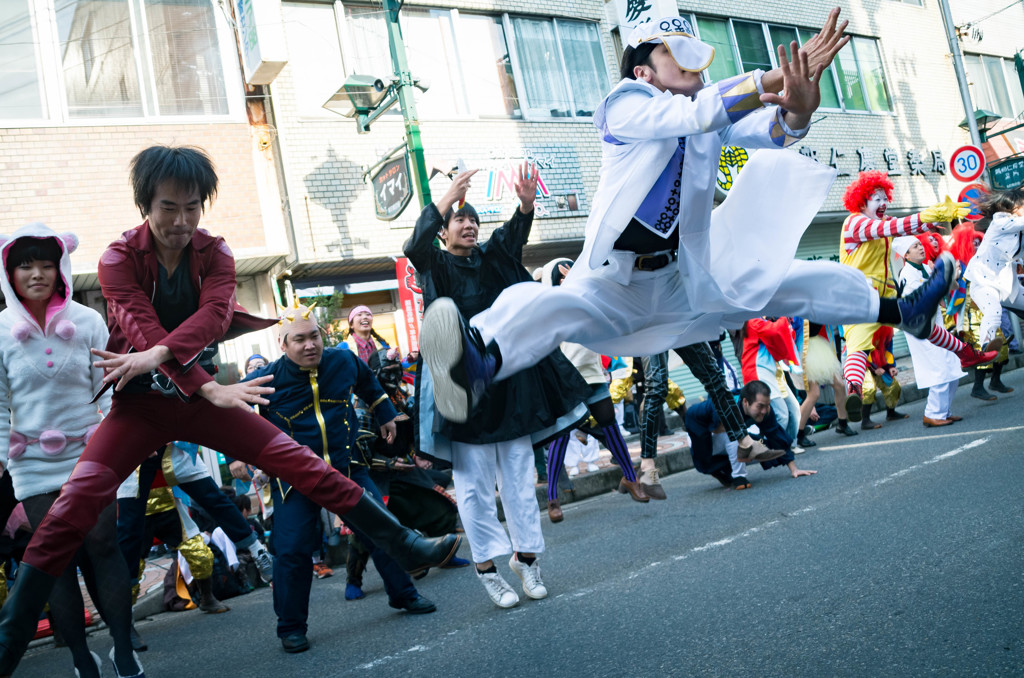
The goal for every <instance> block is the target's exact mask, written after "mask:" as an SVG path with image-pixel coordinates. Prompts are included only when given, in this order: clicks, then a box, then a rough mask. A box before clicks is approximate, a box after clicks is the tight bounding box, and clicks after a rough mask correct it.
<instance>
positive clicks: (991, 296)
mask: <svg viewBox="0 0 1024 678" xmlns="http://www.w3.org/2000/svg"><path fill="white" fill-rule="evenodd" d="M971 299H972V300H974V303H975V304H977V305H978V310H980V311H981V327H980V328H978V335H979V336H978V343H979V344H980V345H981V347H982V348H984V346H985V344H987V343H988V342H990V341H992V339H993V338H994V337H995V336H996V330H998V329H999V324H1000V323H1001V322H1002V321H1003V306H1002V304H1000V303H999V290H997V289H996V288H995V287H990V286H988V285H975V284H971Z"/></svg>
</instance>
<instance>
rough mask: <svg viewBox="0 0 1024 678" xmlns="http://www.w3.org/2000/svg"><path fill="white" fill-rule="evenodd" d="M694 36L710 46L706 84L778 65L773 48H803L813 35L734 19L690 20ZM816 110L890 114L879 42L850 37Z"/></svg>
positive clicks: (826, 78) (829, 74) (823, 87)
mask: <svg viewBox="0 0 1024 678" xmlns="http://www.w3.org/2000/svg"><path fill="white" fill-rule="evenodd" d="M694 24H695V26H696V30H697V34H698V37H699V38H700V39H701V40H703V41H704V42H706V43H708V44H709V45H711V46H712V47H714V48H715V59H714V61H712V62H711V67H710V68H708V70H707V76H706V77H707V78H708V79H709V80H710V81H711V82H716V81H719V80H724V79H726V78H730V77H732V76H734V75H738V74H739V73H743V72H748V71H752V70H754V69H757V68H760V69H762V70H765V71H767V70H771V69H772V68H775V67H776V66H777V65H778V55H777V53H776V48H777V46H778V45H785V46H786V52H787V54H788V52H789V45H790V43H792V42H793V41H794V40H796V41H798V42H799V43H800V44H803V43H804V42H806V41H807V40H810V39H811V37H813V36H814V35H815V33H816V31H813V30H808V29H805V28H796V27H793V26H779V25H775V24H764V23H759V22H752V21H740V20H738V19H717V18H712V17H702V16H698V17H694ZM821 107H822V108H838V109H841V110H847V111H891V110H892V99H891V97H890V96H889V88H888V83H887V82H886V79H885V70H884V68H883V66H882V58H881V55H880V54H879V51H878V41H877V40H874V39H872V38H864V37H854V39H853V40H852V41H851V42H850V44H848V45H847V46H846V47H844V48H843V50H842V51H841V52H840V53H839V55H838V56H837V57H836V60H835V61H834V62H833V63H832V65H831V66H829V67H828V68H827V69H825V71H824V73H822V77H821Z"/></svg>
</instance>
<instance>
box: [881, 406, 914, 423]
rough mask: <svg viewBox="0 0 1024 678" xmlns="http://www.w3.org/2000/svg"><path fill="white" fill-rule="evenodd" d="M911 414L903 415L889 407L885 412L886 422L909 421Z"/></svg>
mask: <svg viewBox="0 0 1024 678" xmlns="http://www.w3.org/2000/svg"><path fill="white" fill-rule="evenodd" d="M909 418H910V415H909V414H903V413H902V412H899V411H897V410H896V408H895V407H887V408H886V410H885V420H886V421H899V420H900V419H909Z"/></svg>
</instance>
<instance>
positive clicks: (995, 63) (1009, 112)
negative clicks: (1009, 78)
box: [984, 57, 1013, 118]
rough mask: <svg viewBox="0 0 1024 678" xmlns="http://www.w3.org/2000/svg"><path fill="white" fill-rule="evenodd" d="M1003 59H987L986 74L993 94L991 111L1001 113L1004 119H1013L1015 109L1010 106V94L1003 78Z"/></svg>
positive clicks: (985, 60) (985, 62)
mask: <svg viewBox="0 0 1024 678" xmlns="http://www.w3.org/2000/svg"><path fill="white" fill-rule="evenodd" d="M1002 61H1003V60H1002V59H999V58H992V57H985V58H984V64H985V74H986V75H987V76H988V84H989V87H990V89H991V92H992V104H993V106H994V107H993V108H992V109H991V110H992V112H993V113H999V114H1000V115H1002V116H1003V117H1004V118H1012V117H1013V107H1012V106H1011V105H1010V93H1009V92H1007V91H1006V80H1005V79H1004V76H1003V64H1002Z"/></svg>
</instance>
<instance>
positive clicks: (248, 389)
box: [198, 374, 274, 410]
mask: <svg viewBox="0 0 1024 678" xmlns="http://www.w3.org/2000/svg"><path fill="white" fill-rule="evenodd" d="M273 378H274V375H272V374H268V375H266V376H263V377H257V378H255V379H250V380H249V381H240V382H238V383H237V384H230V385H228V386H223V385H221V384H218V383H217V382H215V381H208V382H206V383H205V384H203V385H202V386H200V387H199V391H198V393H199V395H201V396H202V397H204V398H206V399H207V400H209V401H210V402H211V403H213V404H214V405H216V406H217V407H225V408H228V407H241V408H242V409H243V410H251V409H252V406H253V405H269V404H270V401H269V400H267V399H266V398H264V397H263V396H265V395H270V394H271V393H273V392H274V388H273V387H272V386H264V384H269V383H270V381H271V380H272V379H273Z"/></svg>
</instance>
